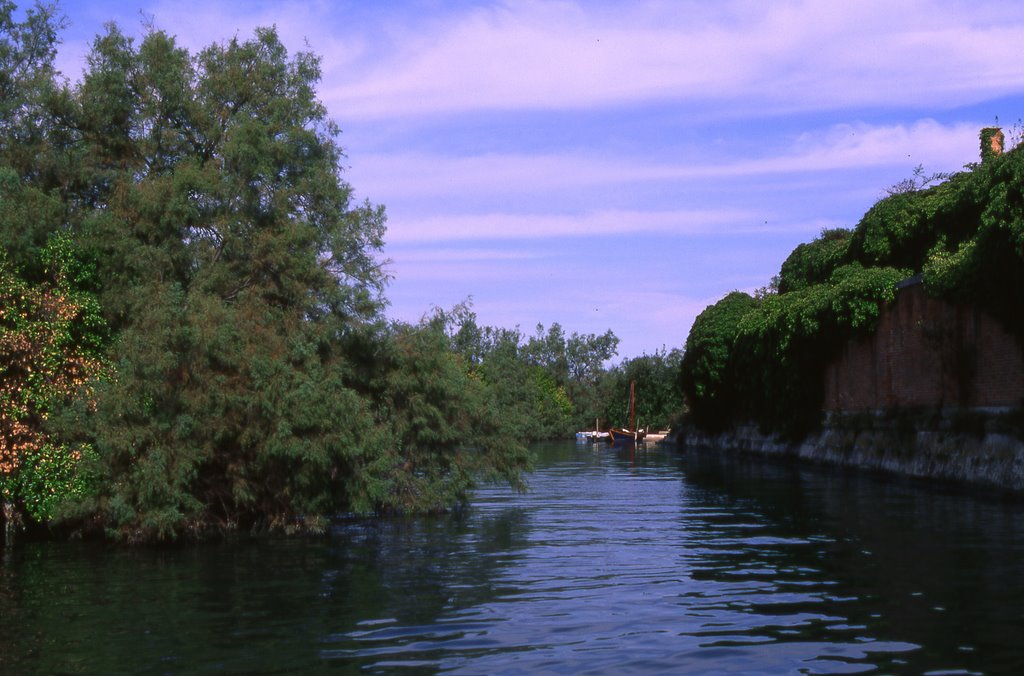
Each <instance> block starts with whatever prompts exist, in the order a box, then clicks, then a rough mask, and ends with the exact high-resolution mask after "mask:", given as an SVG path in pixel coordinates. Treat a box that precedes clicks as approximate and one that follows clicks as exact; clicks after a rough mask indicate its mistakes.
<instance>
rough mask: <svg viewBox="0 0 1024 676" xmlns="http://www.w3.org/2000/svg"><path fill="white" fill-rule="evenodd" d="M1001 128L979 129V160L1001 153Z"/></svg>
mask: <svg viewBox="0 0 1024 676" xmlns="http://www.w3.org/2000/svg"><path fill="white" fill-rule="evenodd" d="M1004 139H1005V137H1004V136H1003V130H1002V129H1000V128H999V127H985V128H984V129H982V130H981V161H982V162H984V161H985V160H987V159H990V158H992V157H998V156H999V155H1002V154H1003V140H1004Z"/></svg>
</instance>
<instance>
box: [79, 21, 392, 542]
mask: <svg viewBox="0 0 1024 676" xmlns="http://www.w3.org/2000/svg"><path fill="white" fill-rule="evenodd" d="M319 75H320V71H319V61H318V59H317V58H316V57H314V56H313V55H311V54H306V53H300V54H298V55H296V56H294V57H289V55H288V53H287V51H286V50H285V48H284V46H283V45H282V44H281V43H280V41H279V40H278V37H277V35H276V33H275V32H274V31H273V30H272V29H259V30H257V32H256V36H255V37H254V38H253V39H251V40H248V41H244V42H242V41H239V40H237V39H233V40H231V41H230V42H228V43H226V44H223V45H213V46H211V47H208V48H207V49H205V50H203V51H202V52H201V53H200V54H198V55H196V56H194V57H193V56H191V55H189V54H188V52H187V51H186V50H184V49H181V48H179V47H177V46H176V44H175V42H174V40H173V38H171V37H169V36H168V35H166V34H164V33H162V32H160V31H152V32H150V33H149V34H148V35H147V36H146V37H145V39H144V40H143V41H142V43H141V45H140V46H139V47H138V48H136V47H135V46H134V43H133V41H132V40H131V39H130V38H127V37H126V36H124V35H123V34H122V33H121V32H120V31H119V30H118V29H117V27H116V26H109V27H108V29H107V32H106V33H105V34H103V35H101V36H99V37H98V38H97V39H96V41H95V43H94V45H93V50H92V53H91V54H90V56H89V59H88V68H87V71H86V73H85V76H84V79H83V81H82V83H81V85H80V86H79V87H78V89H77V90H76V91H75V93H74V99H75V102H76V119H77V129H79V130H80V131H79V133H80V137H81V138H80V141H81V144H82V146H83V147H84V148H85V149H86V152H85V156H84V157H83V158H82V161H81V163H80V167H81V175H80V178H79V180H78V183H77V185H78V186H79V190H78V193H77V195H76V196H75V199H74V200H73V204H74V205H75V207H76V213H75V215H74V216H73V218H74V219H75V220H76V221H77V223H78V226H77V233H78V237H79V240H80V241H81V243H82V246H83V247H84V248H85V249H86V250H87V251H90V252H91V253H92V254H93V256H94V258H95V259H96V260H97V261H98V262H99V275H98V278H99V280H100V284H99V289H98V292H99V298H100V300H101V302H102V305H103V307H104V310H105V312H106V313H107V316H108V319H109V321H110V323H111V325H112V326H113V327H114V328H115V330H116V332H117V339H116V341H115V342H114V345H113V352H112V355H111V359H112V362H113V364H114V366H115V367H116V370H117V374H118V376H117V378H116V379H114V380H112V381H111V382H110V383H107V384H105V385H104V386H102V387H100V388H98V389H97V399H98V403H97V407H96V411H95V413H89V412H86V411H82V412H81V415H79V416H78V418H77V424H78V426H79V429H78V431H77V432H75V433H79V434H86V435H87V436H92V437H93V438H95V440H96V450H97V453H98V455H99V457H100V458H101V461H102V463H101V468H102V478H103V481H102V482H101V486H100V490H99V492H98V495H97V496H96V497H95V499H94V500H92V501H85V502H83V504H82V507H81V513H82V514H83V515H88V514H98V515H99V516H100V518H101V520H102V521H103V522H104V523H106V524H108V526H109V527H110V528H111V530H112V532H116V533H121V534H125V535H127V536H128V537H131V538H140V539H152V538H156V539H161V538H169V537H175V536H177V535H180V534H182V533H198V532H201V531H203V530H204V529H211V528H213V529H228V530H231V529H238V528H243V529H254V528H255V529H263V528H275V529H289V528H298V527H310V528H318V527H320V526H321V523H322V522H321V521H320V520H319V518H318V517H320V516H323V515H326V514H330V513H333V512H335V511H339V510H344V509H345V508H347V507H348V504H349V501H350V500H351V499H352V496H353V495H356V494H359V493H360V491H361V488H360V487H359V486H357V485H354V484H353V482H354V481H356V482H357V481H358V477H359V476H361V474H360V467H361V466H363V465H365V464H367V463H369V462H370V459H369V458H370V456H371V455H372V454H373V453H374V452H376V451H377V450H379V449H378V448H377V447H376V446H374V443H375V442H374V440H373V439H372V438H370V437H372V435H370V437H368V436H366V435H362V434H360V435H356V436H352V435H351V434H350V433H349V430H348V426H349V425H350V424H351V425H356V424H358V421H361V420H362V421H365V420H368V419H371V418H372V415H371V412H370V408H369V406H368V405H367V402H365V401H364V400H363V398H362V397H361V395H360V394H359V392H358V391H357V389H356V388H355V387H354V385H353V382H352V380H353V375H352V374H353V366H352V364H351V363H350V361H349V360H348V358H347V355H346V350H345V340H346V337H347V336H350V335H352V334H353V333H355V332H356V331H357V330H358V327H359V326H360V325H361V324H365V323H372V322H375V321H377V320H378V316H379V311H380V308H381V304H382V301H381V291H382V287H383V282H384V277H383V274H382V273H381V270H380V268H379V265H378V264H377V263H376V262H375V259H374V252H375V251H377V250H378V249H379V248H380V247H381V245H382V236H383V229H384V214H383V210H382V209H381V208H378V207H374V206H372V205H370V204H366V203H364V204H362V205H358V204H352V203H351V188H350V187H349V186H348V184H347V183H346V182H345V181H344V180H343V179H342V178H341V176H340V173H339V172H340V169H339V160H340V159H341V151H340V149H339V148H338V146H337V145H336V140H335V139H336V136H337V134H338V129H337V127H336V125H335V124H334V123H333V122H331V121H330V120H329V119H328V118H327V115H326V110H325V109H324V107H323V105H322V104H321V103H320V102H319V101H318V100H317V99H316V95H315V85H316V82H317V80H318V79H319Z"/></svg>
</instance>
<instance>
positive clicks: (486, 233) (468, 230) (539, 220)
mask: <svg viewBox="0 0 1024 676" xmlns="http://www.w3.org/2000/svg"><path fill="white" fill-rule="evenodd" d="M754 219H755V216H754V215H753V214H751V213H748V212H745V211H742V210H737V209H728V208H726V209H720V210H693V211H685V210H678V211H630V210H608V211H594V212H589V213H583V214H565V215H558V214H522V213H482V214H458V215H452V214H440V215H436V216H427V217H414V216H409V217H405V218H396V217H394V216H392V217H391V219H390V220H389V225H388V235H387V240H388V242H389V244H390V243H408V242H417V241H420V242H437V241H445V240H528V239H534V240H536V239H550V238H553V237H582V236H590V237H599V236H604V235H613V234H627V233H653V232H661V233H672V234H680V235H682V234H696V233H707V232H714V231H717V230H719V229H721V228H723V227H725V226H735V225H738V224H743V223H750V222H752V221H753V220H754Z"/></svg>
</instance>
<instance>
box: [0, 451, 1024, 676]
mask: <svg viewBox="0 0 1024 676" xmlns="http://www.w3.org/2000/svg"><path fill="white" fill-rule="evenodd" d="M538 452H539V455H540V459H539V462H538V465H539V467H540V470H539V471H538V472H537V473H536V474H535V475H534V476H533V477H532V479H531V485H532V490H531V492H530V493H528V494H526V495H519V494H515V493H512V492H510V491H506V490H501V489H485V490H483V491H481V492H480V493H479V495H478V497H477V499H476V501H475V504H474V506H473V508H472V509H471V510H469V511H467V512H465V513H461V514H455V515H451V516H446V517H436V518H424V519H387V520H380V521H373V520H368V521H343V522H339V523H338V524H337V525H336V527H335V529H334V531H333V532H332V533H331V535H330V537H328V538H324V539H321V540H312V541H309V540H306V541H287V540H283V541H271V542H266V541H260V542H234V543H225V544H223V545H217V546H212V547H197V548H184V549H173V550H164V551H158V550H111V549H107V548H102V547H96V546H91V545H86V544H81V543H63V544H61V543H42V544H34V545H26V546H24V547H20V548H18V549H16V550H14V551H13V552H10V551H8V552H5V556H6V557H7V558H6V559H5V562H4V563H3V565H0V603H2V607H3V614H2V616H0V622H2V627H0V672H4V673H7V672H10V673H24V672H47V673H48V672H63V673H140V672H159V673H186V672H187V673H191V672H196V671H200V672H201V671H231V672H239V671H247V672H259V673H274V672H279V673H295V672H305V673H309V672H316V671H321V670H327V671H335V670H337V669H339V668H340V669H342V670H343V671H358V672H362V673H388V672H392V671H395V670H402V671H403V672H406V671H409V670H412V672H417V673H418V672H434V671H445V672H454V673H533V672H536V671H554V672H559V673H568V672H571V673H577V672H582V673H587V672H591V673H608V672H615V673H630V672H633V673H666V672H671V673H679V672H691V673H723V672H733V673H749V672H760V673H826V672H828V673H844V672H859V671H881V672H885V673H891V672H910V673H923V672H926V671H929V670H941V669H947V670H963V671H964V672H966V671H979V672H982V671H984V672H1012V671H1017V670H1019V668H1020V667H1021V666H1024V663H1022V662H1024V647H1021V646H1019V645H1018V641H1017V637H1018V636H1019V635H1020V632H1021V629H1022V628H1024V627H1022V623H1024V618H1022V613H1024V574H1022V573H1024V556H1022V554H1024V552H1022V551H1021V550H1022V542H1024V538H1022V535H1024V508H1022V506H1021V504H1019V503H1016V502H1006V501H1000V500H996V499H989V498H986V497H979V496H977V495H970V494H964V493H957V492H952V491H949V490H945V489H938V488H935V487H922V486H921V485H919V484H914V483H910V482H905V481H898V480H893V479H884V480H878V479H876V478H874V477H870V476H865V475H862V474H855V473H842V472H836V471H834V470H822V469H816V468H808V467H807V466H801V465H791V464H784V463H774V462H766V461H763V460H752V459H746V458H736V457H723V456H721V455H717V454H713V453H707V452H698V451H687V452H685V453H681V454H680V453H676V452H674V451H671V450H655V449H652V450H649V451H647V452H646V453H643V452H638V453H633V454H631V453H629V451H619V450H614V449H609V448H607V447H597V448H590V447H575V446H573V445H571V444H570V445H548V446H542V447H539V448H538Z"/></svg>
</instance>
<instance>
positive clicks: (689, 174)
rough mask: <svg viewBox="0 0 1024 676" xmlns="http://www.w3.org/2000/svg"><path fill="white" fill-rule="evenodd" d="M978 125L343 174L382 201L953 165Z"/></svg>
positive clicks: (376, 167) (856, 130) (392, 163)
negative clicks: (670, 158) (773, 148)
mask: <svg viewBox="0 0 1024 676" xmlns="http://www.w3.org/2000/svg"><path fill="white" fill-rule="evenodd" d="M980 126H981V125H980V124H971V123H967V124H956V125H949V126H947V125H941V124H939V123H937V122H935V121H934V120H921V121H918V122H916V123H914V124H911V125H891V126H871V125H867V124H843V125H837V126H833V127H830V128H827V129H823V130H817V131H813V132H807V133H805V134H802V135H800V136H799V137H797V138H795V139H793V140H792V142H791V145H790V148H789V149H788V150H787V151H785V152H783V153H781V154H778V155H775V156H771V157H760V158H758V157H749V156H748V157H744V156H743V154H742V153H743V149H742V148H740V149H737V151H736V154H735V155H734V156H732V157H727V158H725V159H724V160H723V159H719V160H717V161H715V162H713V163H711V162H708V161H707V159H705V158H700V159H698V160H691V159H684V160H681V161H679V162H677V163H673V164H666V163H656V162H649V161H647V160H646V159H645V158H644V157H642V156H635V157H616V158H614V159H612V158H609V157H608V156H607V155H601V156H598V155H591V154H579V153H564V154H550V153H541V154H537V155H526V154H501V155H499V154H486V155H470V156H464V157H442V156H438V155H426V154H414V153H395V154H387V155H383V154H378V155H363V156H360V157H359V161H358V164H357V165H356V166H355V167H354V169H353V170H351V171H350V174H349V178H350V179H351V180H352V181H353V183H354V185H356V186H357V187H358V188H359V190H360V193H361V194H365V195H369V196H371V197H372V199H374V200H378V201H381V202H383V203H385V204H390V203H392V202H394V201H396V200H402V199H409V198H420V197H440V196H453V197H456V196H457V197H460V198H462V197H465V196H468V195H472V196H475V197H480V196H485V195H486V196H493V195H511V196H523V195H529V194H537V193H545V194H553V193H559V192H561V193H564V192H566V191H569V190H573V189H581V188H585V187H593V186H607V185H615V184H618V185H621V186H625V185H635V184H640V183H645V182H656V181H671V182H700V181H723V180H728V179H736V178H741V177H754V176H772V175H780V174H797V173H804V172H822V171H832V170H844V169H861V168H869V167H880V166H896V167H900V168H901V169H905V168H912V167H914V166H916V165H917V164H924V165H925V166H926V167H927V168H929V169H930V170H933V171H939V170H943V171H949V170H958V169H959V168H960V167H961V166H962V165H963V164H965V163H966V162H970V161H973V160H975V159H977V153H978V150H977V148H978V141H977V135H978V129H979V128H980Z"/></svg>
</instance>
